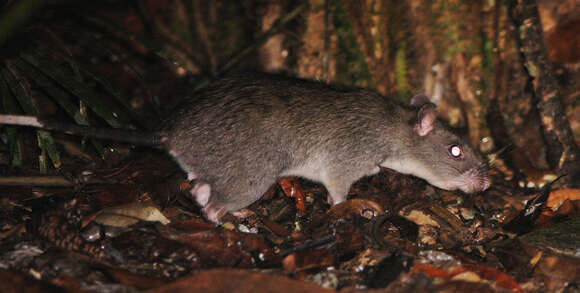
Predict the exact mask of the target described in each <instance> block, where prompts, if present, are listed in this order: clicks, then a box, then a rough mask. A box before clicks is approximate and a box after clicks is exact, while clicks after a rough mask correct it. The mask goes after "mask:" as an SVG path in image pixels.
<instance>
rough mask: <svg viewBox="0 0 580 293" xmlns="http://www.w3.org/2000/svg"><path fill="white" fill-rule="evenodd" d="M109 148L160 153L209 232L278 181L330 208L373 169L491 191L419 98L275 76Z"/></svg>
mask: <svg viewBox="0 0 580 293" xmlns="http://www.w3.org/2000/svg"><path fill="white" fill-rule="evenodd" d="M15 117H16V118H18V117H20V118H18V119H16V118H15ZM21 118H22V119H21ZM26 119H29V120H28V121H24V120H26ZM16 120H18V121H16ZM23 121H24V122H23ZM0 124H20V125H28V126H34V127H40V128H46V129H53V130H59V131H64V132H68V133H73V134H86V135H89V136H94V137H98V138H109V139H111V135H110V134H107V131H106V130H102V131H87V128H86V127H83V126H76V125H63V124H60V123H53V122H41V121H39V120H38V119H36V118H35V117H28V116H11V115H0ZM113 139H116V140H120V141H126V142H131V143H137V144H148V145H155V146H158V147H160V148H162V149H164V150H166V151H167V152H168V153H169V154H170V155H171V156H172V157H173V158H174V159H175V161H176V162H177V163H178V164H179V165H180V167H181V168H182V169H183V170H184V171H185V173H186V174H187V179H188V180H190V181H192V182H193V184H192V185H193V187H192V189H191V190H190V193H191V195H192V197H193V199H194V200H195V201H196V202H197V203H198V204H199V205H200V206H201V208H202V211H203V213H204V215H205V217H206V218H207V219H208V220H210V221H212V222H214V223H216V224H219V223H220V219H221V218H222V216H223V215H224V214H225V213H226V212H229V211H236V210H239V209H242V208H245V207H247V206H248V205H250V204H252V203H253V202H255V201H257V200H258V199H259V198H260V197H261V196H262V195H263V194H264V193H265V192H266V191H267V189H268V188H269V187H270V186H271V185H273V184H275V183H276V182H277V180H278V178H280V177H285V176H298V177H303V178H306V179H310V180H312V181H315V182H319V183H322V184H323V185H324V187H325V188H326V189H327V191H328V202H329V203H330V204H331V205H332V204H338V203H340V202H343V201H345V200H346V198H347V194H348V191H349V189H350V186H351V185H352V184H353V183H354V182H355V181H357V180H358V179H360V178H362V177H364V176H369V175H373V174H376V173H378V172H379V170H380V167H385V168H389V169H392V170H395V171H397V172H400V173H404V174H411V175H414V176H417V177H419V178H422V179H424V180H426V181H427V182H428V183H430V184H431V185H433V186H436V187H438V188H442V189H446V190H461V191H463V192H466V193H473V192H478V191H484V190H486V189H487V188H488V187H489V186H490V179H489V176H488V174H487V167H486V164H485V163H484V162H482V160H481V158H480V157H479V156H478V154H477V153H476V152H475V151H474V150H473V149H472V148H471V147H470V146H469V144H467V143H466V141H464V140H463V139H462V138H461V137H459V136H457V135H456V134H454V133H453V132H452V131H451V130H450V129H449V128H448V127H447V126H446V125H445V124H444V123H443V122H442V121H440V120H439V119H437V110H436V106H435V104H433V103H431V102H430V101H429V99H428V97H426V96H425V95H422V94H418V95H415V96H414V97H413V98H412V99H411V103H410V105H402V104H400V103H397V102H395V101H394V100H392V99H389V98H387V97H384V96H382V95H379V94H377V93H375V92H373V91H370V90H365V89H359V88H349V87H342V86H337V85H332V84H327V83H323V82H319V81H311V80H306V79H299V78H290V77H286V76H281V75H270V74H246V75H235V76H230V77H225V78H222V79H219V80H217V81H215V82H213V83H211V84H210V85H209V86H208V87H206V88H205V89H203V90H201V91H200V92H197V93H196V94H195V95H194V96H192V97H188V98H186V99H185V100H184V101H183V102H182V103H181V104H180V106H178V107H177V110H176V111H174V112H173V113H172V115H170V117H169V118H168V119H166V120H165V121H164V122H163V123H162V125H161V126H160V128H159V130H158V131H157V132H155V133H153V134H138V133H137V134H135V133H130V134H127V135H123V134H122V133H121V134H117V135H116V136H115V137H114V138H113Z"/></svg>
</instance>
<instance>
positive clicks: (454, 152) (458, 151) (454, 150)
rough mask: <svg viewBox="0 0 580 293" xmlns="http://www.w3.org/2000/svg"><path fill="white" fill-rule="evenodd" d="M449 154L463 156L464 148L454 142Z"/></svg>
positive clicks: (456, 156) (455, 156)
mask: <svg viewBox="0 0 580 293" xmlns="http://www.w3.org/2000/svg"><path fill="white" fill-rule="evenodd" d="M449 154H450V155H451V156H452V157H454V158H461V157H463V148H462V147H461V146H460V145H458V144H454V145H452V146H450V147H449Z"/></svg>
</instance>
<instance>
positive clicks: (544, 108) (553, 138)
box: [508, 0, 580, 185]
mask: <svg viewBox="0 0 580 293" xmlns="http://www.w3.org/2000/svg"><path fill="white" fill-rule="evenodd" d="M508 3H509V4H508V5H509V7H508V9H509V15H510V17H511V19H512V21H513V23H514V26H515V30H514V32H515V34H516V35H515V37H516V40H517V45H518V49H519V51H520V54H521V62H522V65H523V67H524V70H525V72H526V74H527V75H528V85H529V86H528V89H529V90H530V91H531V93H530V94H531V95H532V99H533V101H534V103H535V104H536V105H537V107H538V110H539V112H540V118H541V123H542V132H543V139H544V142H545V145H546V151H547V159H548V163H549V164H550V167H551V168H553V169H555V170H558V173H559V174H560V175H564V174H567V175H568V176H566V177H565V178H564V180H565V181H566V182H568V183H569V184H571V185H579V184H580V148H579V147H578V145H577V144H576V142H575V141H574V136H573V134H572V129H571V128H570V123H569V122H568V119H567V117H566V112H565V110H564V109H565V108H564V106H563V104H562V97H561V94H560V89H559V86H558V84H557V81H556V78H555V77H554V73H553V68H552V63H551V62H550V59H548V54H547V51H546V45H545V42H544V36H543V31H542V24H541V22H540V17H539V13H538V4H537V2H536V0H510V1H509V2H508Z"/></svg>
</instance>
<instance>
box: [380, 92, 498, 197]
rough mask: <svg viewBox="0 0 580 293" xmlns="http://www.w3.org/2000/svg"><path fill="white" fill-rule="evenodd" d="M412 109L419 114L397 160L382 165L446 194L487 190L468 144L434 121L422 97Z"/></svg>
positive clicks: (478, 162)
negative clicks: (453, 191)
mask: <svg viewBox="0 0 580 293" xmlns="http://www.w3.org/2000/svg"><path fill="white" fill-rule="evenodd" d="M411 105H412V106H413V107H415V108H416V109H418V111H417V114H416V116H415V117H414V118H413V119H412V120H411V121H409V123H410V126H411V127H409V128H408V129H409V130H408V131H409V132H410V135H408V133H407V135H408V136H409V137H408V140H406V142H405V145H404V146H402V149H400V150H399V151H398V152H397V153H398V154H399V155H400V156H398V157H397V158H389V159H387V160H386V162H385V163H383V164H382V165H383V166H385V167H388V168H391V169H395V170H397V171H399V172H402V173H407V174H412V175H415V176H417V177H420V178H423V179H425V180H427V181H428V182H429V183H430V184H432V185H434V186H437V187H439V188H442V189H446V190H456V189H460V190H462V191H464V192H467V193H472V192H477V191H483V190H485V189H487V188H488V187H489V185H490V180H489V177H488V174H487V167H486V164H485V163H483V162H482V160H481V158H480V156H479V155H478V154H477V153H476V152H475V151H474V150H473V149H472V148H471V147H470V146H469V144H467V143H466V142H465V141H464V140H463V139H462V138H460V137H459V136H457V135H456V134H454V133H453V132H452V131H451V130H450V129H448V128H447V127H446V126H445V125H443V123H441V122H440V121H438V120H437V110H436V107H435V105H434V104H432V103H431V102H429V100H428V98H427V97H426V96H424V95H416V96H415V97H413V99H412V101H411Z"/></svg>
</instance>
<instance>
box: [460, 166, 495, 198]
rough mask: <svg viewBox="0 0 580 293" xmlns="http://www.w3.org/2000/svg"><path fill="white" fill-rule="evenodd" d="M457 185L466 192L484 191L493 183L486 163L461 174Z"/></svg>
mask: <svg viewBox="0 0 580 293" xmlns="http://www.w3.org/2000/svg"><path fill="white" fill-rule="evenodd" d="M457 183H458V184H457V187H458V189H461V190H462V191H463V192H466V193H473V192H478V191H484V190H486V189H488V188H489V186H490V185H491V179H490V178H489V175H488V174H487V168H486V167H485V166H484V165H479V166H476V167H473V168H471V169H469V170H467V171H465V172H463V174H461V175H460V176H459V178H458V180H457Z"/></svg>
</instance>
